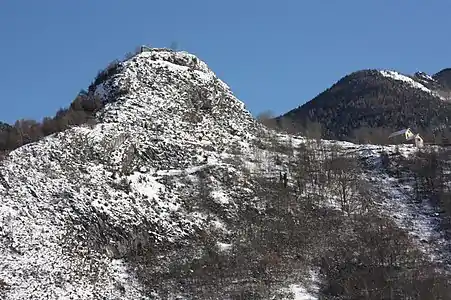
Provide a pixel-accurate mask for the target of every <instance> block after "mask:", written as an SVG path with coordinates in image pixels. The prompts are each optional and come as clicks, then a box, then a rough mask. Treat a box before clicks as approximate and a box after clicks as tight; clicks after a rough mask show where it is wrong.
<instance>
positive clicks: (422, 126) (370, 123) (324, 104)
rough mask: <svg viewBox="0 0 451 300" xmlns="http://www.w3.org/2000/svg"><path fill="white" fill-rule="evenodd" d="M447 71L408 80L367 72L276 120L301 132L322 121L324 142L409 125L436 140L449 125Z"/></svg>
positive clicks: (346, 79) (450, 107)
mask: <svg viewBox="0 0 451 300" xmlns="http://www.w3.org/2000/svg"><path fill="white" fill-rule="evenodd" d="M446 74H447V72H446V70H443V71H441V72H439V73H437V74H436V75H434V76H432V77H431V76H428V75H427V74H425V73H421V72H417V73H415V74H414V75H413V76H411V77H409V76H406V75H402V74H400V73H397V72H394V71H385V70H381V71H379V70H363V71H358V72H354V73H352V74H350V75H347V76H345V77H343V78H342V79H340V80H339V81H338V82H337V83H336V84H334V85H333V86H332V87H330V88H329V89H327V90H326V91H324V92H322V93H321V94H319V95H318V96H317V97H315V98H314V99H312V100H311V101H309V102H307V103H305V104H304V105H302V106H300V107H298V108H296V109H293V110H292V111H290V112H288V113H286V114H284V115H283V116H280V117H279V118H277V120H278V121H279V123H280V124H282V123H285V124H284V126H287V125H288V126H293V127H295V128H297V130H302V129H303V128H305V126H306V124H307V123H308V122H318V123H320V124H321V125H322V127H323V135H324V136H325V137H326V138H335V139H351V138H353V137H354V136H355V130H356V129H361V128H383V129H385V131H384V132H383V134H384V135H385V134H386V133H387V132H388V133H390V132H393V131H396V130H399V129H400V128H406V127H411V128H413V129H414V130H416V131H420V132H421V133H423V135H426V137H427V138H428V139H430V138H432V136H433V134H432V133H433V132H434V131H435V130H436V129H437V128H443V127H448V126H449V125H450V123H449V122H450V121H449V115H450V113H451V104H450V102H449V95H450V94H449V92H450V89H449V86H448V84H447V79H446V78H447V75H446Z"/></svg>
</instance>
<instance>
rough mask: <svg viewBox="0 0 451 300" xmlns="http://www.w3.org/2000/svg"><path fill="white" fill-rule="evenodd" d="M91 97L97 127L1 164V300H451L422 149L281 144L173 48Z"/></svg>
mask: <svg viewBox="0 0 451 300" xmlns="http://www.w3.org/2000/svg"><path fill="white" fill-rule="evenodd" d="M88 97H91V98H96V99H100V100H101V101H102V103H103V107H102V109H100V110H99V111H98V112H97V114H96V123H95V124H84V125H81V126H73V127H72V128H69V129H67V130H64V131H62V132H59V133H55V134H52V135H49V136H46V137H44V138H43V139H41V140H40V141H38V142H34V143H29V144H26V145H24V146H21V147H19V148H17V149H15V150H14V151H11V152H10V153H9V154H8V155H7V156H6V157H5V158H4V159H3V160H2V161H1V165H0V199H1V202H0V295H2V297H3V298H2V299H130V300H131V299H133V300H135V299H276V297H277V299H319V297H321V295H327V296H330V297H332V296H333V295H336V294H340V293H341V295H345V294H346V293H348V294H347V295H351V294H352V295H354V298H352V299H357V298H356V297H357V296H356V295H360V296H361V295H367V296H368V297H367V298H366V299H376V298H370V296H371V297H373V296H374V297H376V296H377V295H381V293H382V294H386V293H392V295H393V294H395V293H396V294H398V295H400V294H402V295H407V294H409V293H416V294H418V295H420V294H421V293H422V294H421V295H426V294H427V292H428V291H430V294H427V295H429V296H430V295H431V293H434V294H433V295H435V296H437V295H438V296H440V295H446V293H447V292H448V291H449V290H447V289H448V287H449V285H447V284H446V277H445V276H446V274H447V271H448V268H449V251H448V250H447V249H448V247H449V245H448V242H447V239H446V238H445V230H444V229H443V228H439V227H437V226H436V225H437V223H438V222H440V215H439V213H437V212H436V211H435V210H434V208H433V207H431V205H429V204H427V205H426V204H424V203H423V204H421V203H420V202H418V201H413V200H412V199H413V198H414V197H413V196H412V195H414V194H415V191H417V190H418V187H419V186H418V185H415V182H417V181H415V179H416V177H415V178H414V177H412V176H413V175H412V174H413V173H412V172H413V171H412V170H413V169H409V167H410V166H411V165H410V164H409V162H410V161H409V159H410V158H412V157H415V155H417V154H416V152H417V149H415V147H414V146H412V145H404V146H399V147H395V146H377V145H356V144H352V143H347V142H336V141H322V140H310V139H306V138H304V137H301V136H295V135H293V136H290V135H287V134H282V133H276V132H274V131H271V130H269V129H267V128H265V127H264V126H263V125H261V124H260V123H258V122H257V121H256V120H255V119H254V118H253V117H252V116H251V114H250V113H249V112H248V111H247V110H246V109H245V106H244V104H243V103H242V102H241V101H239V100H238V99H237V98H236V97H235V96H234V95H233V93H232V92H231V90H230V88H229V87H228V86H227V85H226V84H225V83H224V82H223V81H221V80H220V79H218V78H217V77H216V76H215V74H214V73H213V72H212V71H211V70H210V69H209V68H208V66H207V65H206V64H205V63H204V62H203V61H201V60H200V59H199V58H197V57H196V56H194V55H192V54H189V53H186V52H175V51H171V50H168V49H158V48H152V49H147V51H144V52H140V53H137V54H136V55H133V56H131V57H129V58H128V59H126V60H124V61H121V62H117V63H115V64H113V65H111V66H109V67H108V68H107V69H106V70H105V71H104V72H102V73H100V74H99V76H97V78H96V80H95V81H94V83H93V85H92V86H91V87H90V88H89V91H88ZM363 187H366V188H365V189H364V188H363ZM415 195H416V194H415ZM416 200H418V199H416ZM371 236H372V238H371ZM369 237H370V238H369ZM377 238H380V240H379V242H377V243H376V244H374V245H373V244H371V243H373V241H377ZM395 241H396V243H395ZM372 251H374V253H373V252H372ZM376 251H378V252H376ZM390 251H391V252H390ZM414 253H415V255H416V256H413V255H414ZM420 262H421V263H420ZM376 264H377V268H376ZM343 266H348V267H347V268H344V267H343ZM365 266H366V267H365ZM365 268H366V269H365ZM368 268H370V269H371V270H373V271H372V273H371V272H366V273H365V274H367V275H365V276H366V277H365V276H363V275H361V276H357V275H356V274H358V272H364V271H362V270H368ZM338 270H341V271H340V272H343V273H340V272H339V271H338ZM412 270H413V271H412ZM415 270H417V271H419V270H422V272H423V273H421V276H417V273H415V272H414V271H415ZM425 270H430V272H429V273H427V274H426V271H425ZM379 271H380V272H379ZM388 271H390V272H388ZM346 272H348V273H346ZM377 272H379V273H377ZM373 273H374V274H376V273H377V274H380V275H381V276H382V277H383V276H388V275H386V274H393V275H390V276H391V277H390V278H388V279H385V277H383V278H384V279H383V280H386V281H383V280H382V283H380V280H379V281H378V280H376V279H374V278H373V279H371V278H370V277H369V276H370V275H369V274H373ZM340 274H341V275H340ZM343 274H344V275H343ZM350 274H351V275H352V276H351V275H350ZM362 274H363V273H362ZM382 274H385V275H382ZM340 276H341V277H340ZM343 278H345V279H343ZM362 278H363V279H362ZM393 278H396V280H397V281H396V280H395V279H393ZM407 278H409V279H408V280H407ZM412 278H415V279H412ZM342 280H344V281H342ZM352 280H354V281H352ZM431 280H432V281H431ZM431 282H433V283H434V282H436V283H437V282H438V283H437V284H435V283H434V284H435V285H434V289H430V287H431V285H430V284H431ZM392 283H393V284H392ZM411 284H416V285H417V286H420V285H421V286H423V287H425V290H423V291H416V290H415V291H412V292H411ZM365 286H366V288H365ZM409 295H410V294H409ZM435 296H434V297H435ZM438 296H437V297H438ZM381 297H382V296H381ZM412 297H413V296H412ZM440 297H441V296H440ZM328 299H329V298H328ZM347 299H348V298H347ZM412 299H420V298H412ZM423 299H426V298H423ZM429 299H431V298H429ZM436 299H439V298H436ZM440 299H444V298H440ZM447 299H448V298H447Z"/></svg>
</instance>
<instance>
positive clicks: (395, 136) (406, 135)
mask: <svg viewBox="0 0 451 300" xmlns="http://www.w3.org/2000/svg"><path fill="white" fill-rule="evenodd" d="M388 138H389V140H390V141H392V142H393V143H394V144H411V143H414V144H415V146H416V147H418V148H421V147H423V144H424V141H423V138H422V137H421V136H420V135H419V134H418V133H417V134H415V133H413V132H412V130H411V129H410V128H405V129H402V130H399V131H396V132H393V133H392V134H390V135H389V136H388Z"/></svg>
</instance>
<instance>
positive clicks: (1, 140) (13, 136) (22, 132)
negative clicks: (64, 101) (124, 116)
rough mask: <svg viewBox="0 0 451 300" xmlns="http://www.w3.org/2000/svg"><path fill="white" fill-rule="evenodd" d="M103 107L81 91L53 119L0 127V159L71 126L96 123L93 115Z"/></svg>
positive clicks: (24, 121)
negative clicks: (21, 147)
mask: <svg viewBox="0 0 451 300" xmlns="http://www.w3.org/2000/svg"><path fill="white" fill-rule="evenodd" d="M102 107H103V104H102V101H101V100H100V99H99V98H97V97H93V96H89V95H88V94H87V93H86V92H85V91H81V92H80V93H79V94H78V95H77V96H76V98H75V99H74V100H73V101H72V103H71V104H70V106H69V107H67V108H61V109H59V110H58V111H57V113H56V114H55V116H53V117H45V118H44V119H43V120H42V121H40V122H39V121H36V120H32V119H20V120H17V121H16V122H15V123H14V124H12V125H4V126H2V127H0V158H1V157H2V156H4V155H6V154H7V153H8V152H10V151H12V150H14V149H16V148H18V147H20V146H23V145H26V144H28V143H32V142H36V141H39V140H40V139H42V138H43V137H45V136H48V135H51V134H53V133H57V132H61V131H64V130H66V129H68V128H70V127H71V126H76V125H81V124H85V123H90V124H94V123H96V119H95V113H96V112H97V111H98V110H99V109H100V108H102Z"/></svg>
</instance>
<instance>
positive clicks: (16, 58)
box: [0, 0, 451, 123]
mask: <svg viewBox="0 0 451 300" xmlns="http://www.w3.org/2000/svg"><path fill="white" fill-rule="evenodd" d="M450 12H451V1H446V0H429V1H420V0H417V1H408V0H399V1H392V0H390V1H389V0H378V1H376V0H366V1H363V0H344V1H338V0H329V1H326V0H311V1H302V0H291V1H283V0H278V1H265V0H260V1H250V0H249V1H243V0H241V1H238V0H228V1H212V0H196V1H185V0H183V1H182V0H172V1H150V0H140V1H138V0H136V1H134V0H127V1H124V0H108V1H107V0H89V1H88V0H74V1H62V0H40V1H35V0H28V1H25V0H2V1H0V41H1V43H0V45H1V46H0V55H1V60H2V61H1V62H2V63H1V72H0V88H1V95H0V102H1V107H0V120H3V121H6V122H9V123H11V122H13V121H14V120H16V119H18V118H34V119H39V120H40V119H42V117H44V116H50V115H54V113H55V112H56V110H57V109H58V108H60V107H65V106H67V105H68V104H69V103H70V102H71V101H72V100H73V98H74V97H75V95H76V94H77V92H78V91H79V90H80V89H82V88H87V86H88V85H89V83H90V82H91V81H92V79H93V78H94V76H95V75H96V73H97V71H98V70H99V69H101V68H103V67H105V66H106V65H107V64H108V62H110V61H111V60H113V59H115V58H122V57H123V55H124V54H125V53H126V52H128V51H132V50H134V49H135V47H136V46H138V45H141V44H149V45H151V46H156V47H166V46H169V45H170V44H171V43H172V42H173V41H176V42H177V43H178V47H179V49H182V50H187V51H190V52H192V53H194V54H196V55H198V56H199V57H200V58H201V59H203V60H205V61H206V62H207V63H208V64H209V66H210V67H211V68H212V69H213V70H214V71H215V72H216V73H217V74H218V76H219V77H220V78H222V79H223V80H225V81H226V82H227V83H228V84H229V85H230V86H231V88H232V89H233V91H234V92H235V94H236V95H237V96H238V97H239V98H240V99H241V100H242V101H244V102H245V103H246V106H247V107H248V109H249V110H250V111H251V112H252V113H254V114H256V113H258V112H261V111H264V110H267V109H269V110H272V111H274V112H275V113H276V114H279V113H282V112H285V111H288V110H290V109H292V108H295V107H297V106H299V105H300V104H302V103H304V102H305V101H308V100H310V99H312V98H313V97H314V96H316V95H317V94H318V93H320V92H321V91H323V90H324V89H326V88H328V87H329V86H330V85H331V84H333V83H334V82H336V81H337V80H338V79H339V78H341V77H342V76H344V75H346V74H347V73H350V72H352V71H355V70H358V69H365V68H388V69H396V70H398V71H401V72H404V73H412V72H415V71H418V70H421V71H424V72H427V73H430V74H431V73H435V72H437V71H439V70H440V69H442V68H445V67H451V63H450V61H449V59H450V56H451V51H450V50H451V49H450V48H451V39H450V38H449V32H450V30H449V14H450Z"/></svg>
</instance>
